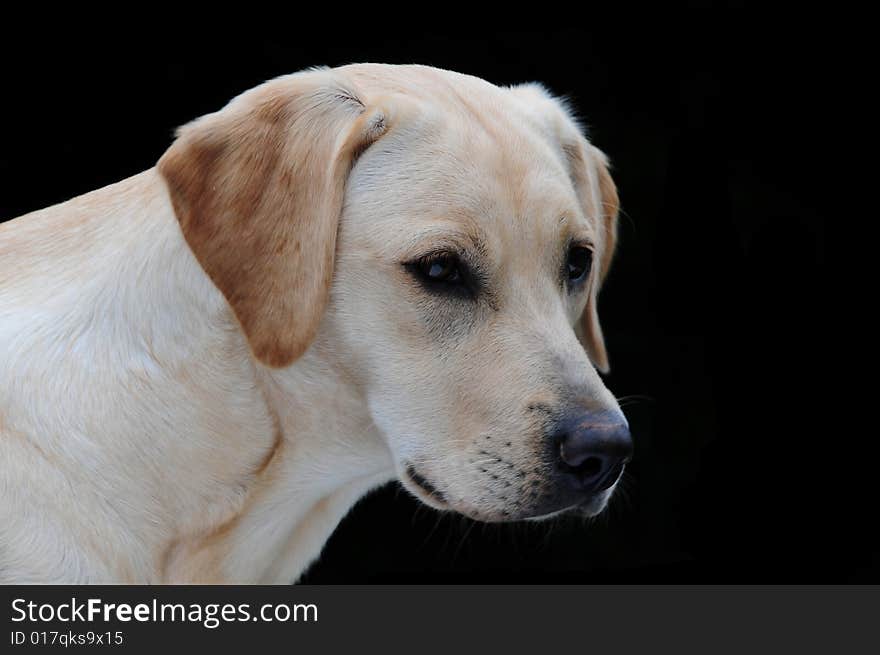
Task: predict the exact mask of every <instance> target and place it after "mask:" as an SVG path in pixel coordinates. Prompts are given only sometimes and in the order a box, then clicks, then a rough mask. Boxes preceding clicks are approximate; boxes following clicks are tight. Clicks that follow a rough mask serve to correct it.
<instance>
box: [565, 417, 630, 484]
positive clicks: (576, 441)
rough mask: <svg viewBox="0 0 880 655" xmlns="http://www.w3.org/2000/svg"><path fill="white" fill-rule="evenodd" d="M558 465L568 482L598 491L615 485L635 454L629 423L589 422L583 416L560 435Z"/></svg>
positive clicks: (566, 427) (571, 423)
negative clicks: (628, 427)
mask: <svg viewBox="0 0 880 655" xmlns="http://www.w3.org/2000/svg"><path fill="white" fill-rule="evenodd" d="M556 440H557V441H556V443H557V444H558V445H557V451H556V456H557V458H558V459H557V465H558V467H559V472H560V473H561V474H562V476H563V479H564V480H566V484H574V485H575V487H576V488H577V489H578V490H581V491H586V492H590V493H598V492H600V491H604V490H605V489H608V488H610V487H612V486H613V485H614V484H615V483H616V482H617V480H618V479H619V478H620V476H621V474H622V473H623V469H624V466H625V465H626V464H627V462H629V460H630V459H631V457H632V451H633V448H632V438H631V437H630V434H629V430H628V429H627V426H626V425H625V424H601V423H588V422H587V421H585V420H583V419H580V420H578V421H577V422H574V421H572V422H570V423H569V424H568V425H565V426H564V429H562V430H560V431H559V432H558V433H557V435H556Z"/></svg>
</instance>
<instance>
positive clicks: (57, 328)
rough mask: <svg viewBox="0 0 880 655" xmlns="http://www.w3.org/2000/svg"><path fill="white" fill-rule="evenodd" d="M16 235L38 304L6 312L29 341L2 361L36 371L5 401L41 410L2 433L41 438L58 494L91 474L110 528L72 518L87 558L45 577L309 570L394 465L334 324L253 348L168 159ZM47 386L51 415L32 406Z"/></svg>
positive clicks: (227, 575) (86, 493)
mask: <svg viewBox="0 0 880 655" xmlns="http://www.w3.org/2000/svg"><path fill="white" fill-rule="evenodd" d="M33 231H38V232H39V234H38V235H37V237H36V238H35V237H34V234H32V233H31V234H27V233H28V232H33ZM16 234H23V235H25V239H23V240H22V242H21V243H22V249H19V248H17V245H18V244H16V242H14V241H13V242H12V247H13V248H16V251H17V252H20V253H21V254H20V256H19V257H18V262H19V263H20V266H21V267H23V269H24V270H23V272H22V273H23V274H22V275H21V277H20V279H21V280H24V281H25V282H23V283H22V284H21V287H20V288H18V287H15V286H10V288H9V289H8V290H7V292H8V293H9V294H11V295H12V296H13V298H14V299H15V301H16V304H17V305H18V306H22V307H23V308H24V309H25V310H27V309H28V308H31V309H32V311H22V312H19V313H18V314H17V316H19V317H21V320H22V321H24V323H22V324H21V325H18V324H16V323H15V316H13V317H12V319H11V320H10V321H8V322H6V323H5V324H4V325H3V326H2V327H3V329H4V330H8V331H9V332H10V335H11V342H14V343H15V344H16V351H15V352H14V353H12V357H9V358H7V359H6V360H5V361H4V362H2V363H0V369H3V368H4V367H7V368H8V367H12V370H11V371H9V372H6V373H9V377H8V379H15V380H18V381H19V382H20V383H19V384H17V385H14V386H13V387H11V388H7V389H5V390H2V391H0V410H3V409H4V407H8V408H23V409H21V410H9V413H8V414H7V415H5V416H0V418H3V419H4V420H3V421H0V423H2V424H3V425H0V428H2V429H0V432H3V431H4V430H6V431H12V433H13V434H17V435H21V436H23V437H25V439H23V440H21V444H22V445H21V446H20V447H21V451H22V452H21V456H22V457H28V458H36V459H35V462H36V463H35V464H34V466H35V467H37V468H40V467H42V468H40V470H43V469H45V470H44V471H43V474H41V475H42V478H41V488H42V490H43V491H42V493H45V494H46V495H47V497H48V496H53V495H60V496H62V497H64V494H69V493H70V492H69V490H70V489H74V490H75V491H76V495H77V497H76V498H75V499H72V501H74V502H76V503H77V506H78V511H77V516H88V518H89V522H90V526H91V527H90V528H89V530H94V531H95V533H96V534H97V535H100V539H97V538H96V539H91V538H89V539H86V540H85V541H86V542H89V543H92V542H94V543H93V545H92V546H86V545H84V541H83V536H82V533H83V528H81V527H77V526H74V527H72V528H70V529H69V530H68V531H67V532H65V533H64V534H63V535H61V534H60V533H59V536H61V537H63V538H62V539H59V543H58V548H59V552H58V553H55V554H54V555H51V556H50V557H49V559H51V560H52V561H54V560H55V559H58V561H61V558H72V559H71V560H70V561H78V562H80V564H79V565H78V567H68V568H67V569H66V570H65V571H64V572H62V571H59V573H58V575H57V576H55V577H54V578H53V573H52V571H51V570H48V569H47V571H46V572H45V575H46V577H47V579H56V580H58V579H63V580H65V581H68V582H78V581H79V582H108V581H125V580H128V581H144V580H148V581H153V582H291V581H294V580H295V579H296V578H298V577H299V575H300V574H301V573H302V572H303V571H304V569H305V568H306V567H307V566H308V564H309V563H310V562H311V561H312V560H313V559H314V558H315V557H316V556H317V555H318V554H319V553H320V549H321V547H322V546H323V544H324V542H325V541H326V539H327V538H328V537H329V535H330V533H331V532H332V531H333V529H334V528H335V527H336V525H337V524H338V522H339V520H340V519H341V518H342V517H343V516H344V515H345V513H346V512H347V511H348V510H349V509H350V507H351V506H352V505H353V504H354V503H355V502H356V501H357V499H358V498H360V497H361V496H362V495H363V494H364V493H366V492H367V491H368V490H370V489H371V488H373V487H375V486H377V485H378V484H381V483H382V482H385V481H387V480H389V479H390V478H391V477H392V475H393V471H392V464H391V459H390V455H389V453H388V449H387V447H386V446H385V444H384V442H383V439H382V438H381V436H380V435H379V434H378V432H377V431H376V428H375V426H374V425H373V422H372V420H371V419H370V416H369V412H368V410H367V409H366V405H365V402H364V400H363V398H362V397H360V395H359V393H358V391H357V389H356V387H355V385H353V384H352V383H351V381H350V380H348V379H346V376H345V373H344V371H340V370H339V369H338V367H337V366H336V363H334V361H333V349H332V348H330V347H329V345H330V344H326V345H322V344H321V340H320V334H319V339H318V342H316V344H315V345H314V346H313V347H312V348H310V349H309V350H308V351H307V352H306V354H305V355H304V356H303V357H302V358H301V359H300V360H298V361H297V362H296V363H295V364H294V365H292V366H290V367H288V368H286V369H283V370H272V369H268V368H266V367H263V366H262V365H260V364H258V363H257V362H255V360H254V359H253V356H252V355H251V353H250V350H249V348H248V346H247V342H246V340H245V338H244V336H243V334H242V333H241V330H240V329H239V327H238V325H237V323H236V321H235V319H234V317H233V315H232V312H231V310H230V308H229V306H228V304H227V303H226V302H225V299H224V298H223V297H222V295H221V294H220V292H219V291H218V290H217V289H216V287H214V285H213V284H212V283H211V282H210V280H209V279H208V277H207V275H206V274H205V273H204V271H203V270H202V269H201V268H200V267H199V266H198V263H197V262H196V261H195V258H194V257H193V255H192V253H191V252H190V251H189V249H188V247H187V246H186V243H185V241H184V239H183V236H182V234H181V233H180V230H179V227H178V225H177V223H176V219H175V217H174V214H173V210H172V208H171V204H170V201H169V200H168V196H167V191H166V189H165V186H164V183H163V182H162V180H161V179H160V178H159V176H158V174H157V173H156V172H155V171H154V170H150V171H147V172H145V173H142V174H141V175H137V176H135V177H133V178H129V179H128V180H125V181H123V182H120V183H119V184H116V185H112V186H110V187H106V188H105V189H101V190H98V191H95V192H93V193H90V194H86V195H85V196H81V197H79V198H76V199H74V200H73V201H70V202H69V203H65V204H64V205H61V206H56V207H53V208H49V209H47V210H42V211H40V212H35V213H34V214H32V215H30V216H29V217H27V218H24V220H23V221H21V222H20V228H19V229H18V230H17V231H16V232H15V233H13V239H14V238H15V235H16ZM34 243H36V244H39V248H38V249H33V246H32V251H26V250H24V249H23V248H24V244H34ZM7 245H9V244H7ZM50 251H51V252H52V253H53V255H52V257H51V258H47V256H46V253H47V252H50ZM50 259H51V261H50ZM17 279H18V278H17ZM83 281H85V283H84V284H83ZM14 284H15V282H13V285H14ZM0 336H3V335H2V334H0ZM37 355H39V356H37ZM0 372H4V371H2V370H0ZM71 388H74V389H76V390H77V393H75V394H72V393H71V392H70V390H71ZM33 398H39V399H40V401H41V405H40V407H42V408H43V410H42V411H34V412H33V414H30V413H28V408H30V407H35V405H34V403H33V402H30V400H29V399H33ZM45 408H52V411H51V412H49V411H46V410H45ZM36 409H37V410H39V408H36ZM13 411H17V413H13ZM0 414H3V412H0ZM18 443H19V442H17V441H14V442H13V444H18ZM74 444H77V445H76V447H74ZM11 447H16V448H18V447H19V446H17V445H14V446H11ZM52 462H55V464H54V465H53V464H52ZM35 470H36V468H35ZM34 502H40V501H39V499H34ZM50 505H51V504H47V506H50ZM46 520H49V521H57V523H58V525H61V526H64V525H67V524H68V523H69V522H68V521H67V519H66V517H62V516H58V517H49V516H47V517H46ZM59 530H60V528H59ZM13 545H14V544H13ZM47 561H48V560H47ZM0 564H2V562H0ZM49 566H51V563H47V567H49ZM71 569H73V570H77V571H78V572H79V576H80V578H79V579H77V580H71V579H67V578H66V577H65V576H68V577H69V575H70V573H69V571H70V570H71Z"/></svg>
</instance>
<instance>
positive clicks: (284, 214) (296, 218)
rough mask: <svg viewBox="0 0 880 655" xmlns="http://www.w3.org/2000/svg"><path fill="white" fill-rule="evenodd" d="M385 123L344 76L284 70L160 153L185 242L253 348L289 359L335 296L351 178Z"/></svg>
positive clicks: (280, 362)
mask: <svg viewBox="0 0 880 655" xmlns="http://www.w3.org/2000/svg"><path fill="white" fill-rule="evenodd" d="M386 129H387V118H386V116H385V114H384V112H382V110H379V109H372V110H368V109H366V108H365V107H364V105H363V103H362V102H361V101H360V100H358V99H357V97H356V96H355V94H354V93H353V92H351V91H350V90H348V89H347V88H346V87H345V86H344V85H343V84H341V83H340V80H339V79H338V78H337V77H336V76H335V75H333V74H331V73H329V72H327V71H313V72H309V73H303V74H299V75H294V76H290V77H287V78H282V79H279V80H274V81H272V82H269V83H267V84H265V85H263V86H261V87H257V88H256V89H253V90H252V91H249V92H248V93H246V94H244V95H243V96H240V97H239V98H237V99H236V100H234V101H233V102H232V103H230V105H229V106H227V107H226V108H225V109H223V110H222V111H220V112H218V113H216V114H212V115H210V116H206V117H204V118H202V119H199V120H198V121H196V122H194V123H192V124H190V125H188V126H186V127H184V128H182V129H181V130H180V133H179V136H178V139H177V141H175V143H174V144H173V145H172V146H171V148H169V150H168V151H167V152H166V153H165V155H164V156H163V157H162V158H161V159H160V161H159V164H158V169H159V172H160V173H161V174H162V176H163V177H164V179H165V181H166V182H167V185H168V190H169V193H170V196H171V202H172V204H173V207H174V211H175V213H176V215H177V218H178V220H179V222H180V226H181V229H182V231H183V235H184V237H185V238H186V241H187V243H188V244H189V246H190V248H191V249H192V251H193V253H194V254H195V256H196V258H197V259H198V261H199V263H200V264H201V266H202V268H203V269H204V270H205V272H206V273H207V274H208V276H209V277H210V278H211V280H212V281H213V282H214V284H216V285H217V287H218V288H219V289H220V291H221V292H222V293H223V294H224V296H225V297H226V299H227V300H228V301H229V304H230V306H231V307H232V310H233V312H234V314H235V316H236V318H237V319H238V322H239V323H240V325H241V327H242V330H243V331H244V333H245V335H246V336H247V338H248V341H249V343H250V346H251V349H252V351H253V353H254V356H255V357H256V358H257V359H258V360H260V361H261V362H263V363H264V364H267V365H269V366H274V367H281V366H287V365H288V364H290V363H291V362H293V361H294V360H295V359H297V358H298V357H299V356H300V355H301V354H302V353H303V352H304V351H305V350H306V348H307V347H308V346H309V344H310V343H311V341H312V339H313V338H314V335H315V332H316V331H317V328H318V324H319V322H320V319H321V317H322V315H323V311H324V308H325V306H326V304H327V299H328V295H329V289H330V283H331V278H332V274H333V263H334V253H335V248H336V231H337V226H338V221H339V215H340V213H341V211H342V204H343V196H344V187H345V181H346V179H347V177H348V174H349V171H350V169H351V166H352V164H353V163H354V160H355V158H356V157H357V155H359V154H360V153H361V152H363V150H365V149H366V148H367V147H368V146H369V145H370V144H371V143H372V142H373V141H375V140H376V139H377V138H379V137H380V136H381V135H382V134H383V133H384V132H385V130H386Z"/></svg>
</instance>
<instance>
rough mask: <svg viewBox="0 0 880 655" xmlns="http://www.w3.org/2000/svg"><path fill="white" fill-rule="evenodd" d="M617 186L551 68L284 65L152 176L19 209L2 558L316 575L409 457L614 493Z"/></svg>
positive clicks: (179, 141) (424, 481)
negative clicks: (286, 69)
mask: <svg viewBox="0 0 880 655" xmlns="http://www.w3.org/2000/svg"><path fill="white" fill-rule="evenodd" d="M617 214H618V197H617V191H616V188H615V184H614V182H613V181H612V179H611V177H610V174H609V169H608V162H607V160H606V157H605V155H604V154H603V153H602V152H601V151H599V150H598V149H597V148H596V147H595V146H593V145H591V144H590V143H589V141H588V140H587V139H586V138H585V136H584V134H583V131H582V129H581V128H580V127H579V125H578V123H577V122H576V121H575V119H574V118H573V117H572V114H571V112H570V111H569V109H568V108H567V106H566V105H565V103H563V102H562V101H560V100H559V99H556V98H554V97H553V96H552V95H551V94H550V93H549V92H547V91H546V90H545V89H544V88H543V87H542V86H540V85H538V84H524V85H519V86H512V87H507V88H501V87H497V86H494V85H492V84H490V83H488V82H486V81H483V80H481V79H478V78H475V77H471V76H467V75H463V74H458V73H453V72H449V71H444V70H440V69H436V68H430V67H424V66H392V65H376V64H358V65H351V66H344V67H340V68H335V69H327V68H325V69H311V70H307V71H303V72H299V73H295V74H293V75H288V76H284V77H280V78H277V79H274V80H271V81H269V82H266V83H264V84H262V85H260V86H258V87H256V88H253V89H251V90H249V91H247V92H245V93H243V94H242V95H240V96H238V97H237V98H235V99H233V100H232V101H231V102H230V103H229V104H228V105H227V106H226V107H225V108H223V109H222V110H220V111H218V112H216V113H214V114H210V115H207V116H204V117H202V118H199V119H197V120H195V121H194V122H192V123H190V124H188V125H186V126H184V127H182V128H181V129H179V130H178V132H177V136H176V139H175V140H174V142H173V143H172V145H171V146H170V148H169V149H168V150H167V151H166V152H165V153H164V154H163V155H162V157H161V158H160V159H159V161H158V163H157V165H156V166H155V167H153V168H151V169H149V170H147V171H145V172H143V173H140V174H138V175H135V176H133V177H130V178H128V179H126V180H123V181H121V182H118V183H116V184H112V185H110V186H107V187H104V188H102V189H99V190H96V191H93V192H90V193H87V194H85V195H82V196H79V197H76V198H74V199H72V200H69V201H67V202H64V203H62V204H59V205H55V206H53V207H49V208H47V209H43V210H40V211H35V212H32V213H30V214H27V215H25V216H21V217H19V218H17V219H15V220H12V221H9V222H6V223H4V224H3V225H2V226H0V581H2V582H4V583H290V582H295V581H296V580H297V579H298V578H299V577H300V576H301V574H302V572H303V571H304V570H305V569H306V568H307V567H308V566H309V564H310V563H311V562H313V561H314V560H315V559H316V558H317V557H318V556H319V554H320V551H321V549H322V546H323V544H324V542H325V541H326V540H327V538H328V537H329V535H330V534H331V533H332V531H333V530H334V528H335V527H336V525H337V524H338V523H339V521H340V520H341V519H342V517H343V516H344V515H345V514H346V512H348V510H349V509H350V508H351V507H352V506H353V504H354V503H355V502H356V501H357V500H358V499H359V498H360V497H361V496H363V495H364V494H365V493H367V492H368V491H369V490H371V489H373V488H375V487H377V486H379V485H382V484H385V483H387V482H388V481H391V480H393V479H395V478H396V479H397V480H399V481H400V483H401V484H402V485H403V487H405V488H406V489H407V490H408V491H409V492H411V493H412V494H413V495H414V496H415V497H416V498H418V499H420V500H421V501H422V502H424V503H426V504H428V505H430V506H431V507H433V508H436V509H438V510H441V511H454V512H459V513H461V514H464V515H466V516H469V517H471V518H473V519H477V520H480V521H487V522H494V521H515V520H524V519H537V518H541V517H545V516H549V515H552V514H555V513H558V512H561V511H566V510H569V509H572V508H577V509H578V511H580V512H582V513H584V514H587V515H592V514H597V513H599V512H601V511H602V510H603V508H604V507H605V506H606V504H607V503H608V500H609V498H610V496H611V495H612V493H613V491H614V489H615V487H616V484H617V481H618V480H619V478H620V475H621V473H622V471H623V469H624V467H625V465H626V464H627V462H628V461H629V460H630V458H631V455H632V448H633V446H632V438H631V436H630V433H629V428H628V425H627V422H626V419H625V418H624V416H623V414H622V412H621V410H620V408H619V406H618V404H617V402H616V400H615V397H614V396H613V395H612V394H611V392H610V391H609V390H608V389H607V388H606V387H605V385H604V384H603V382H602V379H601V378H600V375H599V372H605V371H607V369H608V357H607V354H606V349H605V345H604V341H603V336H602V331H601V328H600V325H599V319H598V314H597V294H598V292H599V287H600V284H601V283H602V281H603V279H604V278H605V276H606V275H607V272H608V268H609V265H610V263H611V259H612V255H613V252H614V248H615V241H616V222H617Z"/></svg>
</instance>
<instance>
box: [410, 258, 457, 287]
mask: <svg viewBox="0 0 880 655" xmlns="http://www.w3.org/2000/svg"><path fill="white" fill-rule="evenodd" d="M415 268H416V271H417V272H418V273H419V275H421V276H422V277H423V278H424V279H425V280H427V281H429V282H432V283H440V284H457V283H458V282H460V281H461V270H460V269H459V263H458V258H457V257H455V256H453V255H446V254H442V255H432V256H430V257H425V258H424V259H421V260H419V261H418V262H417V263H416V267H415Z"/></svg>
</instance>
